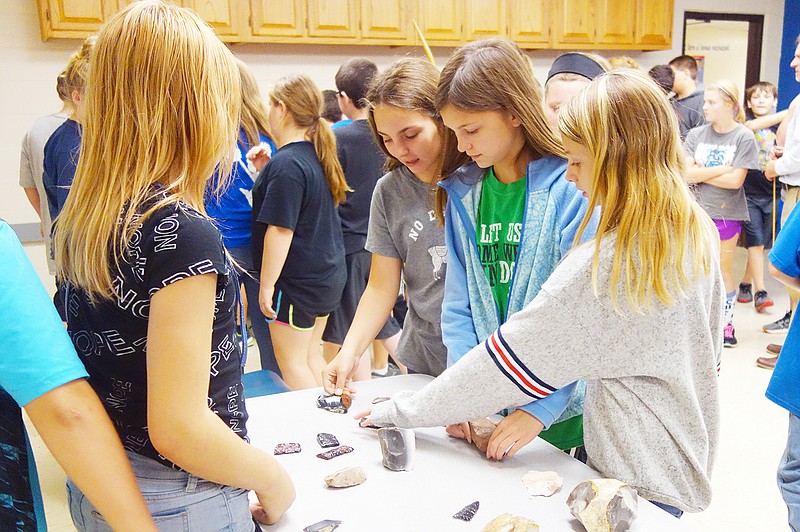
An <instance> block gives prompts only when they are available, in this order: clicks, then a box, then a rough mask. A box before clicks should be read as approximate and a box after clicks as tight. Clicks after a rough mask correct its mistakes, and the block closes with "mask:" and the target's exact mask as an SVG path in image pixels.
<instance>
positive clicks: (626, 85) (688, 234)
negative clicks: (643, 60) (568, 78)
mask: <svg viewBox="0 0 800 532" xmlns="http://www.w3.org/2000/svg"><path fill="white" fill-rule="evenodd" d="M558 127H559V130H560V131H561V134H562V135H563V136H564V138H566V139H570V140H572V141H574V142H576V143H579V144H581V145H582V146H585V147H586V149H587V150H588V151H589V153H590V154H591V156H592V161H591V164H592V187H591V191H590V192H589V207H588V209H587V210H586V216H585V217H584V219H583V221H582V222H581V225H580V227H579V228H578V234H577V236H576V237H575V242H580V239H581V236H582V235H583V233H584V231H585V230H586V227H587V224H588V223H589V219H590V218H591V215H592V212H593V211H594V209H595V207H598V206H600V207H601V213H600V221H599V223H598V226H597V233H596V237H595V241H594V242H595V255H594V261H593V264H592V280H593V283H594V288H595V292H597V271H598V266H599V265H598V259H599V252H600V244H601V242H602V240H603V239H604V238H605V237H607V236H608V235H609V233H611V232H612V231H616V233H617V240H616V244H615V253H614V262H613V265H612V267H611V300H612V303H613V305H614V308H616V309H619V307H618V306H617V301H616V294H617V292H616V290H617V287H618V286H619V283H620V280H621V279H624V280H623V281H622V282H624V286H625V298H626V300H627V302H628V305H629V306H630V307H631V308H632V309H633V310H634V311H636V312H643V311H644V309H649V308H650V306H651V303H652V300H653V296H655V297H656V298H657V299H658V300H659V301H661V302H662V303H663V304H665V305H670V304H672V303H673V302H674V301H675V298H676V297H680V296H682V295H683V294H684V293H685V291H684V288H685V287H688V286H691V284H693V283H694V282H695V279H696V275H697V274H699V273H700V272H702V273H703V274H708V272H709V271H710V267H711V262H712V256H713V255H714V254H715V249H716V246H717V244H716V239H715V238H713V235H714V229H713V226H712V223H711V220H710V219H709V217H708V215H706V213H705V212H704V211H703V209H702V208H701V207H700V206H699V205H698V204H697V202H696V201H695V200H694V198H693V197H692V195H691V193H690V192H689V189H688V187H687V186H686V184H685V182H684V180H683V177H682V175H683V155H682V153H683V152H682V149H681V142H680V138H679V135H678V131H679V130H678V121H677V118H676V115H675V112H674V111H673V110H672V107H671V105H670V103H669V101H668V100H667V98H666V96H665V95H664V93H663V91H661V89H660V88H659V87H658V86H657V85H656V84H655V83H654V82H653V81H652V80H651V79H650V78H648V77H647V76H646V75H644V74H642V73H640V72H638V71H633V70H618V71H612V72H609V73H607V74H604V75H601V76H599V77H598V78H596V79H595V80H594V81H593V82H591V83H590V84H589V85H588V86H587V87H586V88H585V89H583V90H582V91H581V92H580V93H578V95H576V96H575V98H573V99H572V101H570V102H569V104H568V105H567V106H566V107H565V108H564V109H562V111H561V113H560V115H559V120H558ZM687 259H691V260H692V264H693V271H692V272H687V271H686V270H685V269H684V264H685V261H686V260H687Z"/></svg>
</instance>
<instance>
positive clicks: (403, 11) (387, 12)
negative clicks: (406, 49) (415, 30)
mask: <svg viewBox="0 0 800 532" xmlns="http://www.w3.org/2000/svg"><path fill="white" fill-rule="evenodd" d="M410 29H411V22H410V20H409V16H408V8H407V2H405V1H403V0H361V38H362V39H366V40H370V39H380V40H387V39H388V40H397V41H401V42H400V43H399V44H405V43H406V41H408V40H409V39H411V40H412V41H413V37H411V31H410Z"/></svg>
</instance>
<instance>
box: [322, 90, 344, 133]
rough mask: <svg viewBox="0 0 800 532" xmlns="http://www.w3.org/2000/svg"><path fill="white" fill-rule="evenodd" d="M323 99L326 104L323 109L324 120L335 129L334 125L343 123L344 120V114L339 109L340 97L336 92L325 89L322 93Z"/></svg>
mask: <svg viewBox="0 0 800 532" xmlns="http://www.w3.org/2000/svg"><path fill="white" fill-rule="evenodd" d="M322 99H323V101H324V102H325V103H324V107H323V109H322V118H324V119H325V120H327V122H328V125H330V126H331V129H333V125H334V124H337V123H339V122H341V120H342V118H344V114H342V110H341V109H340V108H339V95H338V94H337V92H336V91H335V90H331V89H325V90H324V91H322Z"/></svg>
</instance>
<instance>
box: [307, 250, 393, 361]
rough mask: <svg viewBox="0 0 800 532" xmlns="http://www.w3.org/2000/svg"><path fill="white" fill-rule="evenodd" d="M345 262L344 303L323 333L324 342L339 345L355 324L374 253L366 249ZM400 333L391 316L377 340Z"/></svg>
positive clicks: (330, 319)
mask: <svg viewBox="0 0 800 532" xmlns="http://www.w3.org/2000/svg"><path fill="white" fill-rule="evenodd" d="M345 262H346V264H347V281H345V285H344V292H343V293H342V301H341V303H339V307H338V308H337V309H336V310H334V311H333V312H331V315H330V317H329V318H328V324H327V325H326V326H325V332H324V333H322V340H323V341H325V342H330V343H332V344H339V345H341V344H343V343H344V338H345V336H347V331H348V330H350V325H352V324H353V318H355V316H356V309H358V302H359V301H361V296H362V295H364V291H365V290H366V289H367V282H368V281H369V270H370V266H371V264H372V253H370V252H369V251H367V250H364V249H362V250H361V251H356V252H354V253H350V254H349V255H347V256H346V257H345ZM400 331H401V328H400V325H399V324H398V323H397V321H396V320H395V319H394V318H393V317H391V316H389V319H387V320H386V323H384V324H383V327H382V328H381V330H380V331H379V332H378V335H377V336H376V337H375V338H377V339H378V340H384V339H386V338H391V337H392V336H394V335H395V334H397V333H399V332H400Z"/></svg>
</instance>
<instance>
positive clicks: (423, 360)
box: [323, 58, 465, 394]
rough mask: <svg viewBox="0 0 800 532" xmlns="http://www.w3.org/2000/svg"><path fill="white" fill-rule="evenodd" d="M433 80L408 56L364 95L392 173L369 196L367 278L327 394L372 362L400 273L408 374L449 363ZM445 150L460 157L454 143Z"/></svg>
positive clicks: (434, 371) (402, 352)
mask: <svg viewBox="0 0 800 532" xmlns="http://www.w3.org/2000/svg"><path fill="white" fill-rule="evenodd" d="M438 82H439V71H438V70H437V69H436V67H435V66H434V65H432V64H431V63H430V62H428V61H424V60H422V59H416V58H405V59H400V60H399V61H397V62H396V63H394V64H393V65H392V66H390V67H389V68H387V69H386V70H385V71H384V72H382V73H381V74H379V75H378V76H377V77H376V78H375V80H374V82H373V83H372V87H371V88H370V91H369V95H368V96H367V99H368V100H369V124H370V127H371V128H372V132H373V133H374V135H375V139H376V141H377V142H378V146H380V148H381V150H383V152H384V153H385V154H386V157H387V164H386V167H387V169H388V170H389V172H388V173H387V174H386V175H385V176H383V177H382V178H381V179H380V180H379V181H378V184H377V186H376V187H375V192H374V193H373V195H372V207H371V210H370V216H369V232H368V235H367V243H366V249H367V250H368V251H370V252H371V253H372V266H371V269H370V275H369V282H368V283H367V288H366V290H365V291H364V295H363V296H361V300H360V301H359V303H358V310H357V311H356V315H355V318H354V319H353V324H352V326H351V327H350V330H349V331H348V333H347V337H346V338H345V340H344V343H343V344H342V349H341V350H340V351H339V354H338V355H337V356H336V358H334V359H333V360H332V361H331V362H330V363H329V364H328V366H327V367H326V368H325V374H324V377H323V386H324V387H325V391H326V392H327V393H334V392H335V393H336V394H341V393H342V391H343V390H344V389H345V388H346V386H347V383H348V382H349V381H350V380H351V379H352V377H353V376H354V374H355V372H356V370H357V369H358V366H359V363H361V364H367V365H368V364H369V361H368V360H367V361H365V360H364V359H365V358H366V357H363V356H362V354H363V353H364V350H365V349H366V348H367V346H369V343H370V342H371V341H372V340H373V339H374V338H375V335H376V334H378V331H380V329H381V327H382V326H383V324H384V323H385V321H386V319H387V317H388V316H389V315H390V314H391V312H392V308H393V307H394V305H395V301H396V299H397V293H398V290H399V288H400V283H401V278H402V280H403V283H404V284H405V287H406V290H407V293H408V313H407V314H406V316H405V321H404V325H403V334H402V336H401V337H400V344H399V346H398V348H397V357H398V359H399V360H400V362H402V363H403V364H405V365H406V366H408V368H409V369H410V370H411V371H413V372H416V373H425V374H427V375H433V376H436V375H439V374H440V373H441V372H442V371H444V369H445V368H446V367H447V350H446V349H445V346H444V344H443V343H442V329H441V316H442V297H443V295H444V279H445V277H446V276H445V274H446V272H447V267H448V256H447V248H446V247H445V238H444V229H443V228H442V227H441V225H440V224H439V223H438V221H437V220H436V216H435V214H434V207H433V205H434V196H435V191H436V188H437V187H436V183H437V182H438V181H439V178H440V174H439V171H440V168H439V157H440V155H441V153H442V150H443V149H444V148H445V147H444V140H443V134H444V130H445V126H444V124H443V123H442V120H441V117H440V116H439V114H438V113H437V112H436V105H435V98H436V88H437V84H438ZM449 150H450V152H451V153H452V155H453V156H454V157H458V152H457V151H456V150H455V146H452V147H450V148H449ZM461 161H462V162H465V160H464V158H463V156H462V157H461Z"/></svg>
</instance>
